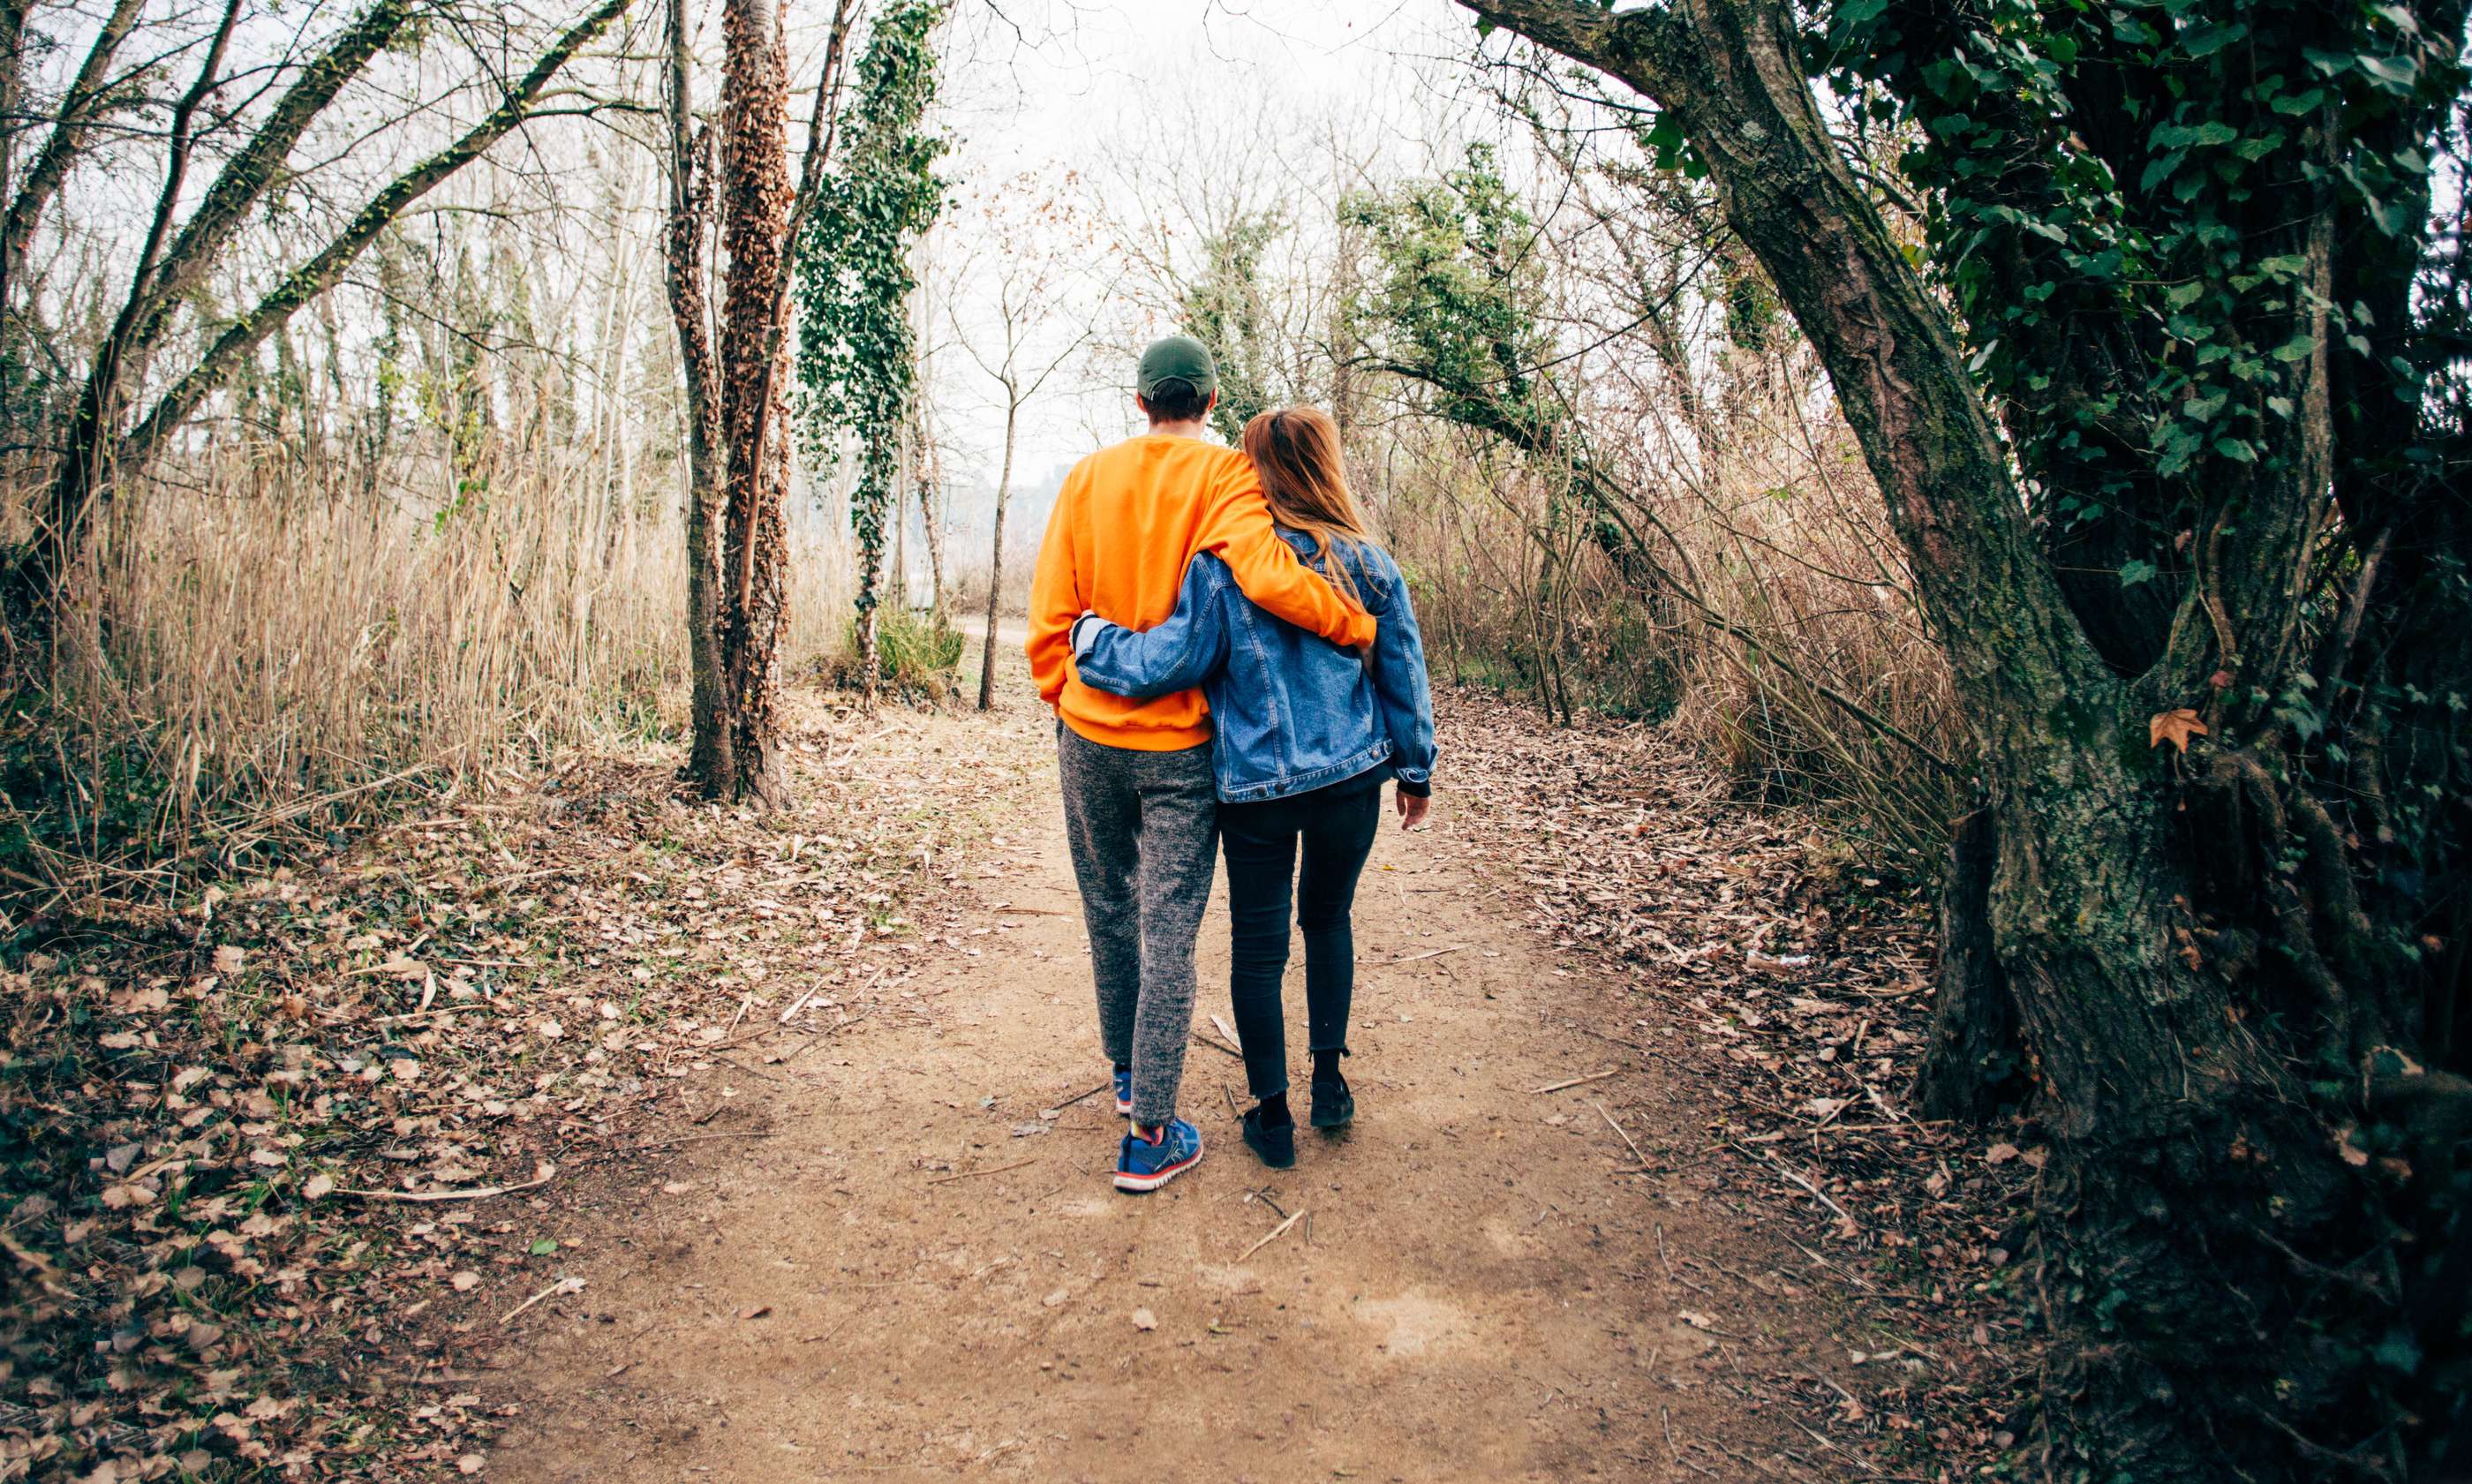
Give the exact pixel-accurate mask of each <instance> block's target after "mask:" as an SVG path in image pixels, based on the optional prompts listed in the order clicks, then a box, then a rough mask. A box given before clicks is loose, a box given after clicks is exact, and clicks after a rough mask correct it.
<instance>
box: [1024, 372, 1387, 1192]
mask: <svg viewBox="0 0 2472 1484" xmlns="http://www.w3.org/2000/svg"><path fill="white" fill-rule="evenodd" d="M1135 387H1136V391H1137V396H1138V400H1139V402H1140V405H1141V408H1142V411H1143V412H1145V413H1147V414H1148V415H1149V417H1150V420H1151V431H1150V432H1149V433H1148V434H1145V435H1143V436H1140V437H1134V438H1128V439H1126V440H1125V441H1124V442H1122V443H1118V444H1116V445H1115V446H1114V447H1112V448H1105V449H1102V450H1100V451H1099V452H1098V453H1095V454H1092V455H1091V456H1090V457H1089V458H1087V459H1082V460H1081V462H1080V463H1078V464H1076V465H1074V467H1073V472H1072V473H1070V474H1068V475H1066V476H1065V477H1064V486H1063V488H1062V489H1061V490H1059V491H1058V494H1057V497H1056V511H1055V513H1054V514H1053V515H1052V516H1050V517H1049V519H1048V523H1047V535H1046V537H1045V538H1044V539H1043V540H1042V541H1041V542H1040V543H1039V548H1038V567H1037V571H1036V572H1035V573H1034V575H1033V577H1032V578H1031V586H1030V643H1029V646H1028V648H1029V651H1030V672H1031V675H1032V677H1033V678H1034V679H1035V680H1036V681H1037V682H1038V695H1039V698H1040V699H1041V700H1044V701H1046V702H1047V703H1048V705H1050V706H1052V707H1054V708H1055V709H1056V716H1057V722H1058V725H1057V731H1056V736H1057V762H1058V774H1059V777H1060V779H1061V782H1062V784H1063V790H1064V821H1065V834H1066V838H1067V840H1068V841H1069V842H1070V844H1071V847H1072V851H1073V872H1074V875H1075V876H1076V878H1078V879H1079V881H1080V883H1081V915H1082V921H1083V923H1084V924H1085V925H1086V926H1087V927H1088V929H1089V932H1090V972H1091V975H1092V978H1094V979H1095V980H1096V982H1097V988H1098V992H1099V1036H1100V1040H1101V1042H1102V1043H1103V1044H1104V1045H1105V1048H1106V1052H1107V1056H1108V1058H1109V1059H1110V1060H1111V1061H1113V1062H1114V1063H1115V1073H1116V1074H1115V1082H1116V1111H1117V1112H1118V1113H1119V1114H1123V1115H1127V1116H1129V1117H1130V1118H1131V1119H1132V1131H1131V1132H1130V1133H1129V1134H1127V1135H1126V1136H1125V1141H1124V1143H1123V1146H1122V1148H1121V1149H1120V1150H1119V1153H1118V1158H1117V1163H1116V1186H1117V1189H1119V1190H1156V1189H1158V1188H1159V1187H1160V1186H1162V1185H1165V1184H1166V1183H1167V1182H1168V1181H1170V1180H1173V1179H1175V1178H1176V1177H1177V1175H1179V1174H1182V1173H1183V1172H1184V1171H1185V1170H1187V1169H1190V1168H1192V1167H1193V1166H1194V1165H1195V1163H1196V1162H1198V1161H1199V1160H1200V1158H1201V1135H1200V1131H1199V1130H1198V1129H1196V1128H1195V1127H1194V1126H1193V1124H1192V1123H1191V1122H1189V1121H1188V1120H1186V1119H1179V1118H1177V1116H1176V1099H1177V1087H1178V1084H1179V1083H1180V1082H1181V1081H1182V1080H1183V1076H1184V1046H1185V1039H1186V1037H1187V1036H1188V1035H1189V1034H1190V1033H1191V1029H1192V1024H1193V988H1194V985H1193V940H1194V937H1195V935H1196V934H1197V933H1199V932H1200V930H1201V911H1202V907H1204V905H1205V904H1207V903H1208V901H1209V899H1210V879H1211V876H1212V875H1213V873H1214V871H1215V869H1216V866H1217V863H1218V846H1219V800H1218V794H1217V791H1216V789H1214V788H1213V785H1212V777H1211V769H1210V708H1209V706H1208V704H1207V703H1205V702H1204V701H1203V700H1202V698H1201V693H1200V691H1180V692H1177V694H1175V695H1162V696H1157V697H1154V698H1153V699H1150V700H1131V699H1128V698H1127V697H1125V696H1121V695H1108V694H1107V693H1106V692H1105V691H1095V690H1092V689H1090V688H1089V687H1088V686H1085V685H1083V684H1082V683H1081V680H1080V678H1079V677H1078V676H1077V675H1076V674H1075V672H1074V667H1073V645H1072V640H1071V637H1070V635H1071V630H1072V627H1073V621H1074V620H1075V619H1078V618H1080V617H1081V615H1082V614H1083V613H1085V612H1095V613H1097V614H1099V615H1100V616H1101V617H1102V618H1105V619H1108V620H1111V621H1113V622H1115V623H1118V624H1124V625H1125V626H1127V627H1129V628H1136V629H1140V628H1149V627H1152V626H1153V625H1154V624H1160V623H1163V622H1164V621H1165V620H1166V619H1167V617H1168V615H1170V614H1172V613H1174V612H1175V611H1176V598H1177V590H1178V589H1179V588H1180V587H1182V586H1183V583H1184V568H1185V564H1186V563H1187V562H1189V561H1191V560H1192V559H1193V555H1194V554H1195V553H1197V552H1209V553H1212V554H1215V555H1217V556H1219V557H1220V558H1221V559H1222V560H1224V561H1225V562H1226V563H1227V566H1228V570H1229V571H1230V572H1232V573H1233V574H1234V575H1235V577H1236V585H1237V586H1238V587H1240V588H1242V589H1243V590H1244V592H1245V595H1246V596H1247V597H1248V598H1250V599H1252V600H1253V601H1254V602H1256V603H1258V604H1260V605H1261V606H1262V607H1263V608H1264V609H1265V610H1267V611H1269V612H1271V613H1274V614H1276V615H1278V616H1279V617H1280V618H1283V619H1286V620H1287V621H1288V622H1290V623H1292V624H1295V625H1297V626H1298V627H1300V628H1304V629H1308V630H1310V631H1312V632H1314V633H1317V634H1319V635H1321V636H1322V637H1324V638H1326V639H1328V640H1330V641H1331V642H1333V643H1335V644H1341V645H1348V646H1362V645H1367V644H1370V643H1371V642H1372V640H1373V620H1372V618H1371V617H1370V616H1368V615H1367V613H1366V612H1365V611H1364V610H1363V609H1362V608H1360V607H1358V606H1357V605H1356V604H1355V603H1353V602H1351V601H1348V600H1347V599H1344V598H1343V597H1341V596H1340V594H1339V593H1337V592H1336V591H1334V590H1333V589H1332V588H1331V586H1330V585H1329V584H1328V583H1326V582H1324V581H1323V580H1322V579H1321V578H1320V577H1319V576H1317V575H1316V574H1314V573H1313V572H1311V571H1309V570H1307V569H1306V568H1305V566H1304V565H1303V564H1302V563H1301V562H1299V561H1297V559H1296V555H1295V552H1294V551H1293V550H1292V549H1290V547H1289V546H1288V544H1287V543H1286V542H1284V541H1281V540H1280V539H1279V538H1278V536H1277V535H1276V534H1274V533H1273V532H1272V529H1271V513H1270V510H1269V508H1268V507H1267V506H1265V505H1264V504H1263V503H1262V488H1261V484H1260V483H1259V482H1258V481H1256V480H1255V478H1254V475H1253V466H1252V464H1251V463H1250V462H1249V461H1248V459H1246V458H1245V456H1244V455H1243V454H1241V453H1238V452H1237V451H1236V450H1234V449H1230V448H1223V447H1221V446H1219V445H1218V444H1215V443H1209V442H1205V441H1203V439H1202V432H1203V428H1204V423H1203V418H1204V417H1206V416H1207V415H1208V414H1209V412H1210V409H1211V407H1212V405H1213V404H1215V403H1216V402H1217V401H1218V387H1219V372H1218V367H1217V365H1215V364H1214V363H1213V362H1212V360H1211V358H1210V351H1209V349H1208V348H1207V347H1205V346H1204V345H1203V344H1202V343H1201V342H1200V341H1197V340H1194V339H1192V338H1190V337H1188V336H1181V335H1178V336H1171V337H1169V338H1168V339H1166V340H1163V341H1159V342H1155V343H1153V345H1151V347H1150V348H1149V349H1148V350H1145V351H1144V352H1143V353H1142V359H1141V365H1140V370H1139V375H1138V377H1137V380H1136V383H1135Z"/></svg>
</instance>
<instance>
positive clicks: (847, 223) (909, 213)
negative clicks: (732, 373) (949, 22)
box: [796, 0, 948, 624]
mask: <svg viewBox="0 0 2472 1484" xmlns="http://www.w3.org/2000/svg"><path fill="white" fill-rule="evenodd" d="M947 9H948V6H947V4H946V0H896V3H895V4H892V5H890V6H887V7H886V8H885V9H884V10H883V11H882V12H878V14H877V15H876V18H875V23H874V26H873V28H872V30H871V31H870V33H869V35H868V44H867V50H866V52H865V54H864V55H863V56H861V57H860V59H859V63H858V93H857V97H856V99H855V101H854V102H853V104H852V105H851V111H850V116H849V118H848V121H847V124H846V128H847V130H848V134H847V139H848V146H847V149H846V152H845V153H844V154H843V156H842V160H843V163H841V164H840V165H838V166H837V167H835V168H834V169H833V170H832V171H831V172H830V173H829V174H828V175H827V176H826V177H824V180H823V182H822V184H821V187H820V192H819V194H818V197H817V200H816V204H815V209H814V210H813V212H812V213H811V214H810V215H809V217H808V224H807V228H806V230H805V232H804V233H802V234H801V237H800V240H799V242H798V243H797V244H796V254H797V272H798V281H797V298H798V313H799V336H798V353H797V371H798V384H799V398H798V402H799V414H800V418H799V420H800V426H801V428H802V430H803V433H804V435H805V439H806V444H807V448H808V452H809V454H810V457H811V458H813V459H815V460H816V462H818V463H819V464H820V465H826V466H829V465H830V464H832V463H833V462H835V461H836V460H837V459H838V457H839V453H840V446H841V439H842V437H843V436H844V435H845V434H846V435H851V436H855V437H856V439H857V442H858V450H859V451H858V479H857V483H856V485H855V487H854V488H853V489H852V491H851V495H850V525H851V528H852V530H854V531H855V533H856V534H857V537H858V546H859V558H860V560H859V590H858V596H857V599H856V605H857V609H858V613H859V615H860V619H861V622H862V624H865V622H866V621H867V618H868V615H869V614H871V613H872V612H873V610H874V608H875V606H876V604H877V602H878V601H880V598H881V595H880V594H879V593H878V592H877V590H876V587H877V573H878V572H879V570H880V569H881V568H882V566H883V556H884V550H885V546H886V542H887V539H888V537H889V535H890V526H889V521H888V514H889V511H890V510H891V503H892V496H893V481H894V478H895V474H896V464H897V461H898V458H899V451H900V439H901V428H902V425H903V422H904V421H905V419H906V418H907V417H908V415H909V411H910V400H911V396H912V394H913V391H914V383H915V379H916V374H917V356H916V345H915V336H914V333H913V330H912V327H911V324H910V317H909V310H908V306H909V299H910V294H911V293H912V291H913V290H914V289H915V287H916V275H915V273H913V272H912V271H911V267H910V247H911V245H912V244H913V243H914V242H915V241H916V240H917V239H918V237H919V236H920V235H921V234H923V233H924V232H925V231H926V230H927V228H928V227H929V225H931V224H933V223H934V222H935V220H936V216H937V213H938V212H939V210H940V209H941V208H942V205H943V201H944V193H945V188H946V184H947V182H946V181H945V180H944V179H943V178H942V177H939V176H938V175H937V173H936V162H937V160H938V159H939V157H940V156H941V155H942V154H943V153H944V149H945V141H944V140H943V139H941V138H939V137H938V136H937V135H935V134H933V133H931V132H929V131H928V130H927V129H926V127H925V120H926V115H927V109H928V106H930V105H931V104H932V103H933V102H934V101H935V97H936V82H937V78H936V51H935V33H936V28H937V27H938V26H939V24H941V23H942V21H943V19H944V16H945V13H946V12H947Z"/></svg>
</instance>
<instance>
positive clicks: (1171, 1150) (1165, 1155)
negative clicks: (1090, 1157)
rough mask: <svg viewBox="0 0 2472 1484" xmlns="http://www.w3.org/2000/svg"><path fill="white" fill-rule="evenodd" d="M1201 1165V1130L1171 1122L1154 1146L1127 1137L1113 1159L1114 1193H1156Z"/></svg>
mask: <svg viewBox="0 0 2472 1484" xmlns="http://www.w3.org/2000/svg"><path fill="white" fill-rule="evenodd" d="M1200 1163H1201V1130H1200V1129H1198V1128H1196V1127H1194V1126H1193V1125H1192V1124H1191V1123H1188V1122H1186V1121H1185V1120H1184V1119H1174V1120H1173V1121H1171V1122H1170V1123H1169V1124H1168V1125H1167V1127H1166V1128H1165V1129H1164V1130H1162V1131H1161V1132H1160V1134H1159V1139H1158V1142H1156V1143H1153V1142H1150V1141H1149V1140H1147V1139H1144V1138H1143V1137H1142V1136H1141V1135H1139V1134H1127V1135H1126V1136H1125V1145H1124V1149H1123V1151H1122V1152H1120V1153H1119V1154H1117V1156H1116V1189H1117V1190H1157V1189H1158V1188H1159V1187H1160V1186H1163V1185H1165V1184H1167V1183H1168V1182H1169V1181H1171V1180H1174V1179H1175V1178H1176V1177H1177V1176H1178V1175H1181V1174H1183V1173H1184V1172H1185V1171H1186V1170H1188V1169H1191V1168H1192V1167H1193V1166H1196V1165H1199V1164H1200Z"/></svg>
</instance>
